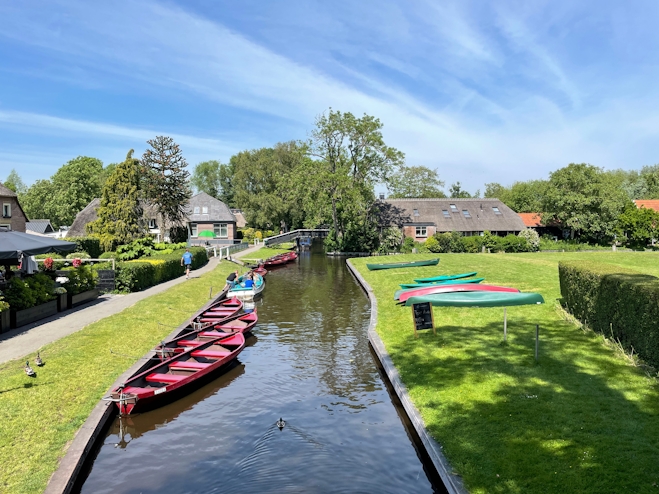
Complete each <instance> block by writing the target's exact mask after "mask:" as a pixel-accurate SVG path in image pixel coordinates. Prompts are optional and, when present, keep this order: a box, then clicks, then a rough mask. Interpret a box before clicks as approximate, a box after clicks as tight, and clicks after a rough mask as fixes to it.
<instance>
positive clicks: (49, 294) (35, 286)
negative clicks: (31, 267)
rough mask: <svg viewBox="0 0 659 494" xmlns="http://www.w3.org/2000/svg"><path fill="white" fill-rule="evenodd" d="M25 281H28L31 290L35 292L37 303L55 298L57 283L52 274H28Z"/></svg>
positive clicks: (43, 302)
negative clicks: (54, 281) (51, 276)
mask: <svg viewBox="0 0 659 494" xmlns="http://www.w3.org/2000/svg"><path fill="white" fill-rule="evenodd" d="M25 283H27V285H28V286H29V287H30V290H32V292H33V293H34V298H35V300H36V302H35V305H41V304H45V303H46V302H50V301H51V300H54V299H55V285H54V283H53V280H52V279H51V278H50V276H48V275H45V274H43V273H38V274H35V275H32V276H28V277H27V278H26V279H25Z"/></svg>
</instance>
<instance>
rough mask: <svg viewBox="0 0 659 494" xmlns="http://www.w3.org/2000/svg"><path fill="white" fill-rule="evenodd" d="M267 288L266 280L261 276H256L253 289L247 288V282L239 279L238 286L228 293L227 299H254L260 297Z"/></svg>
mask: <svg viewBox="0 0 659 494" xmlns="http://www.w3.org/2000/svg"><path fill="white" fill-rule="evenodd" d="M264 288H265V279H263V276H261V275H259V274H254V285H253V286H252V287H249V288H248V287H246V286H245V281H244V280H243V279H242V277H241V278H239V282H238V284H236V285H235V286H234V287H233V288H231V290H229V291H228V292H227V297H236V298H239V299H241V300H249V299H253V298H254V297H256V296H257V295H259V294H260V293H261V292H262V291H263V289H264Z"/></svg>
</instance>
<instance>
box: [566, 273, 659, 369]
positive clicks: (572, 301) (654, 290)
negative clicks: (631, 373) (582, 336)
mask: <svg viewBox="0 0 659 494" xmlns="http://www.w3.org/2000/svg"><path fill="white" fill-rule="evenodd" d="M558 273H559V279H560V284H561V296H562V297H563V304H564V306H565V308H566V309H567V310H568V311H569V312H571V313H572V314H573V315H574V316H575V317H576V318H577V319H579V320H580V321H583V322H585V323H586V324H587V325H588V326H589V327H590V328H592V329H593V330H595V331H598V332H600V333H602V334H604V335H606V336H611V332H612V331H613V336H614V337H615V338H617V339H619V340H620V342H621V343H622V345H623V347H624V348H625V349H627V350H630V349H631V348H632V347H633V349H634V352H636V353H637V354H638V355H639V356H640V357H641V358H642V359H643V360H644V361H645V362H647V363H649V364H650V365H652V366H654V367H656V368H659V327H658V325H657V321H659V278H656V277H655V276H650V275H645V274H642V273H638V272H636V271H630V270H627V269H623V268H619V267H616V266H612V265H607V264H598V263H595V262H584V261H572V262H561V263H559V265H558Z"/></svg>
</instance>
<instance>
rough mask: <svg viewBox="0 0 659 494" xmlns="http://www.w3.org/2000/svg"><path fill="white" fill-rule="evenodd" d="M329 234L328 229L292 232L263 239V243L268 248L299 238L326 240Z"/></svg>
mask: <svg viewBox="0 0 659 494" xmlns="http://www.w3.org/2000/svg"><path fill="white" fill-rule="evenodd" d="M328 234H329V229H326V228H309V229H300V230H292V231H290V232H286V233H280V234H279V235H273V236H272V237H267V238H264V239H263V243H264V244H265V245H266V247H269V246H271V245H277V244H282V243H284V242H292V241H293V240H295V239H296V238H298V237H313V238H324V237H327V235H328Z"/></svg>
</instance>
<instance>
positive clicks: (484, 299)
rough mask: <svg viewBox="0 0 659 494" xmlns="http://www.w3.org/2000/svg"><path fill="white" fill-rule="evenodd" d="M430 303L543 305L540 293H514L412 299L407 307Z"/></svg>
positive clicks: (433, 296) (477, 305) (470, 293)
mask: <svg viewBox="0 0 659 494" xmlns="http://www.w3.org/2000/svg"><path fill="white" fill-rule="evenodd" d="M426 302H430V303H431V304H432V305H433V306H434V307H512V306H513V305H535V304H543V303H544V302H545V299H543V298H542V295H540V294H539V293H522V292H520V293H512V292H453V293H435V294H433V295H423V296H420V297H410V298H408V299H407V301H406V302H405V305H406V306H408V307H409V306H411V305H414V304H423V303H426Z"/></svg>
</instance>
